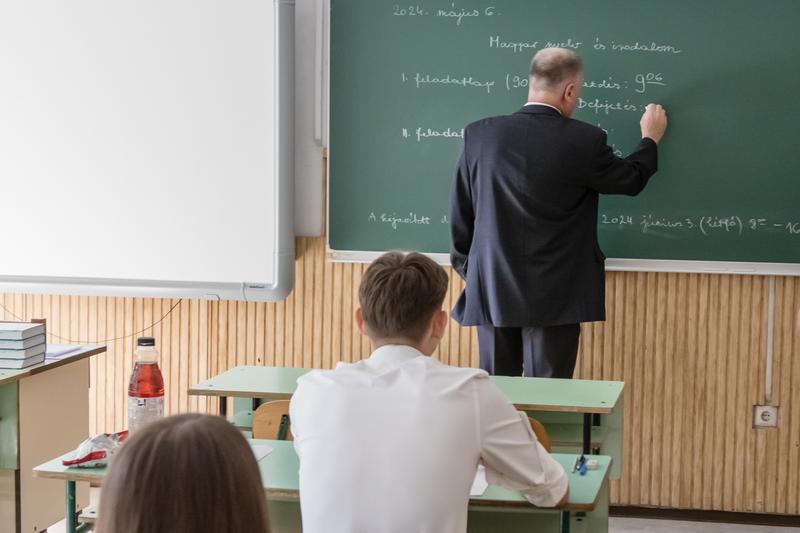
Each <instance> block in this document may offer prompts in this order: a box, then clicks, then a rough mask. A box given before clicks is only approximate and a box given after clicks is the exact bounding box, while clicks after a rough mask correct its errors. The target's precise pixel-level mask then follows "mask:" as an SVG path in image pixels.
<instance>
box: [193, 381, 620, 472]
mask: <svg viewBox="0 0 800 533" xmlns="http://www.w3.org/2000/svg"><path fill="white" fill-rule="evenodd" d="M310 370H311V369H309V368H283V367H270V366H237V367H234V368H231V369H230V370H228V371H226V372H223V373H221V374H219V375H217V376H215V377H213V378H211V379H207V380H205V381H203V382H200V383H198V384H197V385H194V386H192V387H190V388H189V394H192V395H197V396H218V397H219V408H220V414H221V415H223V416H225V415H226V414H227V402H226V400H227V397H228V396H231V397H238V398H253V399H264V400H288V399H289V398H291V397H292V394H294V391H295V389H296V388H297V378H299V377H300V376H302V375H304V374H306V373H308V372H309V371H310ZM490 379H491V380H492V381H493V382H494V384H495V385H497V386H498V387H499V388H500V389H501V390H502V391H503V392H504V393H505V394H506V396H508V398H509V399H510V400H511V403H513V404H514V406H515V407H516V408H517V409H519V410H521V411H529V412H532V413H534V414H535V416H536V418H538V419H539V420H540V421H543V422H545V424H548V423H554V424H557V425H558V427H570V426H571V427H574V424H575V423H576V422H577V423H578V424H582V426H583V432H582V435H581V436H580V437H579V438H580V442H581V444H582V447H583V453H585V454H588V453H591V451H592V441H593V435H592V430H593V427H594V429H595V430H596V431H595V433H598V434H602V441H603V453H604V454H606V455H609V456H611V457H612V458H613V459H614V462H613V466H612V469H611V478H612V479H619V477H620V475H621V473H622V426H623V405H624V401H623V389H624V387H625V384H624V383H623V382H621V381H594V380H581V379H547V378H526V377H508V376H491V377H490ZM600 415H602V418H601V419H600V420H599V421H598V420H597V419H598V418H600ZM575 416H577V417H579V420H575V418H574V417H575ZM581 417H582V420H580V418H581ZM556 446H557V444H556Z"/></svg>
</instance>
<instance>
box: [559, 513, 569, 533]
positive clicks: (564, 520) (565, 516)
mask: <svg viewBox="0 0 800 533" xmlns="http://www.w3.org/2000/svg"><path fill="white" fill-rule="evenodd" d="M569 519H570V516H569V511H561V533H569Z"/></svg>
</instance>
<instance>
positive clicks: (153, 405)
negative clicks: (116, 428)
mask: <svg viewBox="0 0 800 533" xmlns="http://www.w3.org/2000/svg"><path fill="white" fill-rule="evenodd" d="M163 416H164V378H163V377H162V376H161V370H160V369H159V368H158V352H157V351H156V347H155V339H153V338H152V337H139V340H138V341H137V347H136V364H135V365H134V367H133V372H132V373H131V380H130V382H129V384H128V430H129V431H130V432H131V433H134V432H136V431H138V430H139V428H141V427H144V426H146V425H147V424H149V423H151V422H154V421H156V420H158V419H159V418H161V417H163Z"/></svg>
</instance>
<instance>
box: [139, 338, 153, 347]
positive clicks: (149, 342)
mask: <svg viewBox="0 0 800 533" xmlns="http://www.w3.org/2000/svg"><path fill="white" fill-rule="evenodd" d="M155 345H156V339H155V338H154V337H139V338H138V339H137V340H136V346H155Z"/></svg>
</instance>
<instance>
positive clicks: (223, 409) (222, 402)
mask: <svg viewBox="0 0 800 533" xmlns="http://www.w3.org/2000/svg"><path fill="white" fill-rule="evenodd" d="M227 400H228V397H227V396H220V397H219V416H222V417H226V416H228V401H227Z"/></svg>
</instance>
